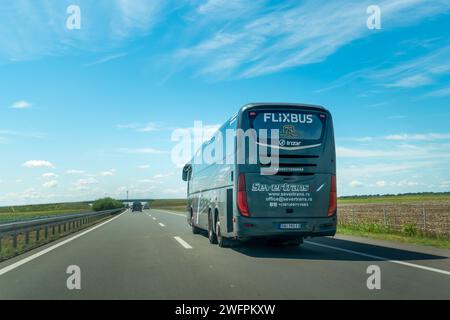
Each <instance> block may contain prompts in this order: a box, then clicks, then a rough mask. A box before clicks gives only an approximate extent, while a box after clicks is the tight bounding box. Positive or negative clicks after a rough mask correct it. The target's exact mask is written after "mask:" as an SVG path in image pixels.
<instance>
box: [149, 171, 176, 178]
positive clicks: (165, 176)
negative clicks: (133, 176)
mask: <svg viewBox="0 0 450 320" xmlns="http://www.w3.org/2000/svg"><path fill="white" fill-rule="evenodd" d="M173 175H174V173H173V172H169V173H159V174H155V175H154V176H153V179H165V178H168V177H171V176H173Z"/></svg>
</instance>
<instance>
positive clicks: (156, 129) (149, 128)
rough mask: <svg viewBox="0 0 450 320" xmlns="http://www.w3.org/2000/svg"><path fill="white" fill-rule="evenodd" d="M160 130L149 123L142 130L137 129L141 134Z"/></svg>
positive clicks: (155, 125) (154, 124)
mask: <svg viewBox="0 0 450 320" xmlns="http://www.w3.org/2000/svg"><path fill="white" fill-rule="evenodd" d="M158 130H159V126H158V125H157V124H156V123H153V122H150V123H147V124H146V125H145V126H143V127H142V128H139V129H137V131H139V132H152V131H158Z"/></svg>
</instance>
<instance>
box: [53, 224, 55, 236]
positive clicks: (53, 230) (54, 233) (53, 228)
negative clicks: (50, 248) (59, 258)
mask: <svg viewBox="0 0 450 320" xmlns="http://www.w3.org/2000/svg"><path fill="white" fill-rule="evenodd" d="M54 235H55V225H53V226H52V236H54Z"/></svg>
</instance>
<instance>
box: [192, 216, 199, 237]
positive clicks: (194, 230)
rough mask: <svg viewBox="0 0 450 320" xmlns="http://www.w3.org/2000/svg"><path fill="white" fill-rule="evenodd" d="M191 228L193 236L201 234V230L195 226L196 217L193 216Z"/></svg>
mask: <svg viewBox="0 0 450 320" xmlns="http://www.w3.org/2000/svg"><path fill="white" fill-rule="evenodd" d="M191 228H192V233H193V234H199V233H200V229H199V228H197V227H196V226H195V224H194V215H193V214H192V215H191Z"/></svg>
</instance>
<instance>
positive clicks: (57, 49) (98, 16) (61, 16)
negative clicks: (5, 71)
mask: <svg viewBox="0 0 450 320" xmlns="http://www.w3.org/2000/svg"><path fill="white" fill-rule="evenodd" d="M69 4H71V3H68V2H67V1H44V2H41V1H29V0H20V1H12V2H6V1H1V2H0V21H2V24H3V25H4V26H7V27H6V28H2V30H1V33H0V61H6V62H9V61H23V60H29V59H35V58H40V57H43V56H48V55H52V56H54V55H60V54H65V53H68V52H76V51H77V50H83V51H88V52H95V53H101V52H107V51H111V50H114V49H117V48H119V47H121V45H122V44H123V43H125V42H126V41H127V40H129V39H133V38H135V37H140V36H144V35H147V34H149V33H150V32H151V30H152V27H153V26H155V25H156V24H157V23H158V22H159V21H160V19H162V18H163V17H164V15H163V14H162V13H161V12H162V9H163V8H164V7H166V6H167V3H166V2H162V1H147V0H97V1H95V3H93V2H92V1H87V0H79V1H76V4H77V5H79V6H80V9H81V29H80V30H74V31H70V32H69V31H68V30H67V29H66V28H65V25H66V19H67V18H68V14H67V13H66V9H67V6H68V5H69ZM108 57H109V60H108ZM111 57H112V55H109V56H107V57H105V58H103V60H99V61H98V62H97V63H102V62H103V63H104V62H106V61H110V60H111ZM113 58H117V55H116V57H113Z"/></svg>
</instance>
